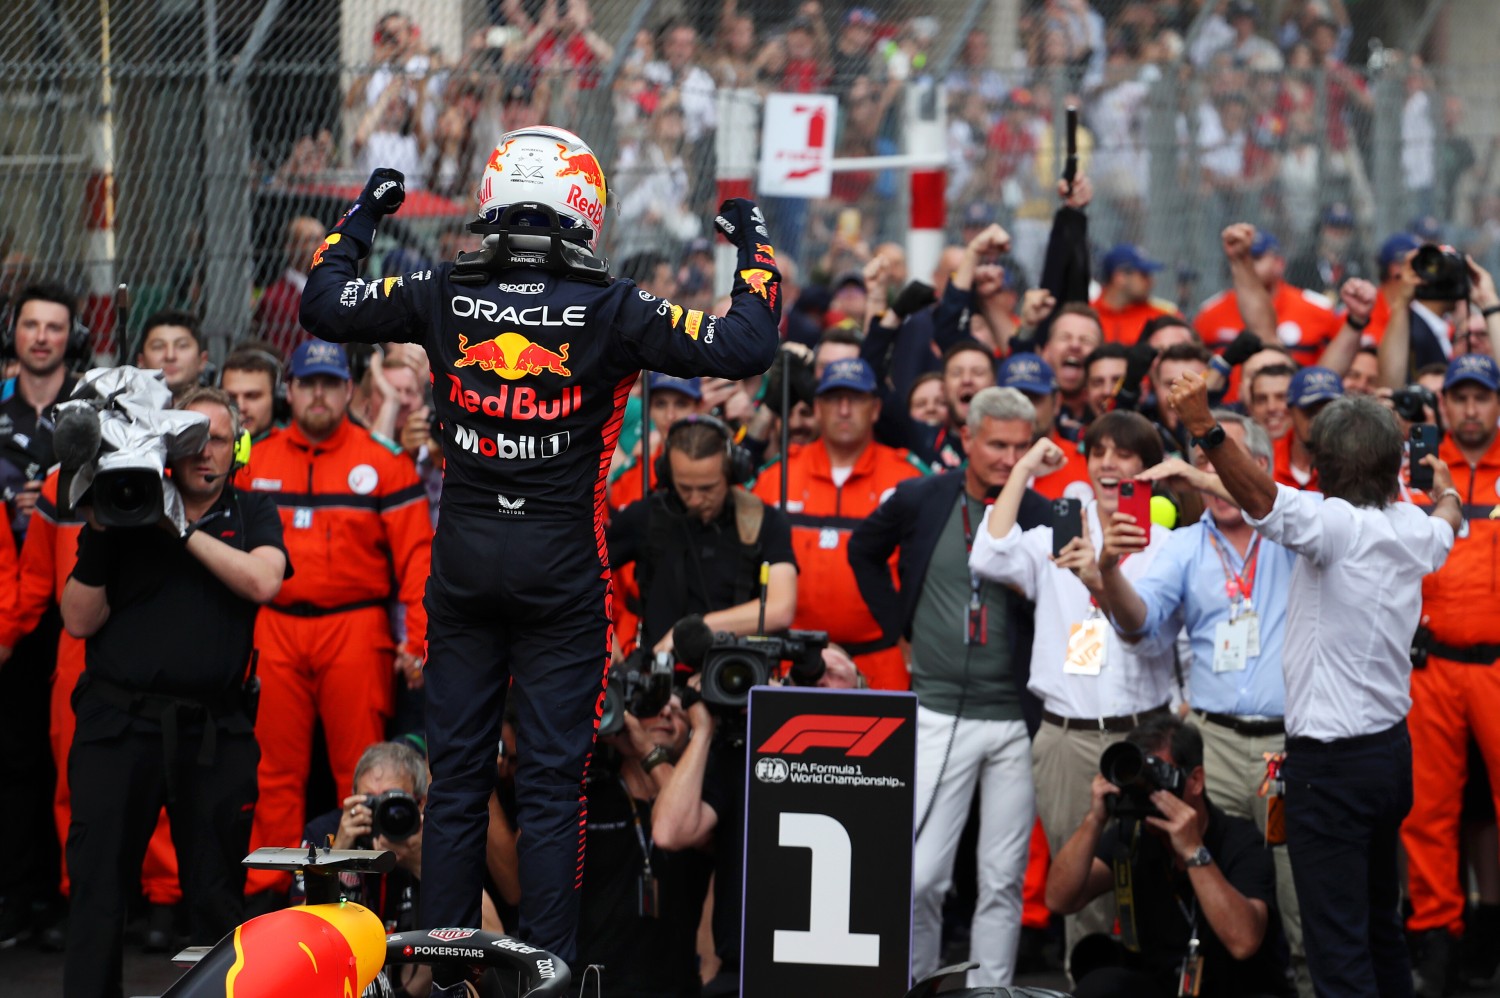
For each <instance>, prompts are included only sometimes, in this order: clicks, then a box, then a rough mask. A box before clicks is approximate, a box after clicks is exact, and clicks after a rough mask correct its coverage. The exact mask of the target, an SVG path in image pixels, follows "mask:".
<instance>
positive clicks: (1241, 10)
mask: <svg viewBox="0 0 1500 998" xmlns="http://www.w3.org/2000/svg"><path fill="white" fill-rule="evenodd" d="M1237 17H1248V18H1250V19H1252V20H1256V21H1258V20H1260V10H1259V8H1257V7H1256V6H1255V3H1254V2H1253V0H1234V2H1232V3H1231V4H1230V5H1229V10H1228V11H1227V12H1225V14H1224V19H1225V20H1226V21H1232V20H1234V19H1235V18H1237Z"/></svg>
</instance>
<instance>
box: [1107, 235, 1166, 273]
mask: <svg viewBox="0 0 1500 998" xmlns="http://www.w3.org/2000/svg"><path fill="white" fill-rule="evenodd" d="M1121 267H1129V268H1130V269H1131V270H1139V271H1140V272H1141V273H1143V274H1154V273H1156V272H1157V271H1158V270H1160V269H1161V268H1162V264H1161V263H1160V262H1159V261H1157V260H1153V259H1151V258H1150V257H1149V256H1147V255H1146V251H1145V250H1143V249H1141V248H1140V247H1139V246H1136V245H1135V244H1134V243H1119V244H1117V245H1116V246H1114V247H1112V248H1111V249H1110V251H1109V252H1108V253H1106V254H1104V259H1103V260H1100V261H1099V274H1100V276H1101V277H1103V278H1104V279H1105V280H1106V281H1107V280H1109V279H1110V278H1111V277H1113V276H1114V273H1115V271H1117V270H1119V269H1120V268H1121Z"/></svg>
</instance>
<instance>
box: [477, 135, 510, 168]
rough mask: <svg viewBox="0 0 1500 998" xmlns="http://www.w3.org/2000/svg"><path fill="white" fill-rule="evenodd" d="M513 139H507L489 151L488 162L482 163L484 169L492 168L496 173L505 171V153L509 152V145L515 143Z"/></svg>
mask: <svg viewBox="0 0 1500 998" xmlns="http://www.w3.org/2000/svg"><path fill="white" fill-rule="evenodd" d="M515 141H516V140H515V139H510V140H508V141H507V142H506V143H505V145H503V146H496V147H495V151H494V152H492V153H490V159H489V162H488V163H485V164H484V168H485V169H486V170H494V171H495V172H496V173H504V172H505V163H504V160H505V154H506V153H508V152H510V147H511V146H512V145H514V144H515Z"/></svg>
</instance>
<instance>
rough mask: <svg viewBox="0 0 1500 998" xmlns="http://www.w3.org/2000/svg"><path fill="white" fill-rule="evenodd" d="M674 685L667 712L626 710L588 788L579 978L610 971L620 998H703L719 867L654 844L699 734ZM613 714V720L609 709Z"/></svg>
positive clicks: (654, 706)
mask: <svg viewBox="0 0 1500 998" xmlns="http://www.w3.org/2000/svg"><path fill="white" fill-rule="evenodd" d="M670 683H671V680H670V678H668V680H667V685H666V687H665V690H666V693H667V696H668V699H667V700H666V702H664V703H660V702H657V701H656V700H653V699H649V698H647V699H646V700H645V701H644V702H642V701H641V700H636V701H635V702H633V703H632V704H630V705H629V706H627V705H624V704H622V705H620V706H621V710H620V713H619V715H618V720H619V722H620V723H619V726H618V728H617V730H615V732H614V733H613V734H609V735H605V734H601V735H600V738H599V740H600V742H602V743H603V744H602V745H601V748H600V751H599V752H598V753H597V754H596V755H595V757H594V762H593V764H592V765H591V766H590V767H589V776H588V780H587V781H586V782H585V784H584V798H585V801H586V804H587V807H588V837H587V838H586V839H585V846H584V856H583V899H582V911H581V912H580V915H579V920H578V954H579V960H578V963H577V967H578V969H577V970H575V973H580V974H581V973H582V968H583V967H587V966H590V965H598V966H600V967H601V968H602V969H601V971H600V974H601V979H602V984H603V990H604V993H606V994H608V995H610V996H612V998H616V996H618V998H667V996H679V995H692V996H696V995H697V994H698V989H699V986H700V982H699V978H698V954H697V934H698V923H699V921H700V920H701V918H702V914H703V900H704V898H705V897H706V896H707V893H708V881H709V877H710V876H711V875H712V873H713V866H714V864H713V859H712V858H711V856H710V855H709V854H708V853H707V852H705V851H704V850H702V849H698V848H685V849H683V850H681V851H675V852H674V851H669V850H667V849H664V848H661V847H660V846H658V845H656V843H654V842H653V841H652V832H653V827H654V825H653V818H654V814H653V811H654V808H655V802H656V799H657V796H658V795H659V794H660V793H662V791H663V790H664V789H665V787H666V785H667V781H668V779H669V778H670V777H671V775H672V773H673V770H674V767H673V761H674V760H676V759H677V758H678V757H679V756H680V755H681V753H682V750H683V748H684V747H685V746H686V745H687V740H688V733H689V728H688V723H687V714H686V712H685V711H684V710H683V707H682V700H681V699H680V698H679V697H678V696H677V695H676V694H674V693H672V692H671V689H672V688H671V685H670ZM632 708H633V709H632ZM633 710H640V711H641V712H642V713H641V716H639V717H637V716H636V714H635V713H634V712H633ZM605 714H606V720H608V719H609V717H610V711H609V708H606V711H605Z"/></svg>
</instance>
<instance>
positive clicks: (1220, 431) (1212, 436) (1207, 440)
mask: <svg viewBox="0 0 1500 998" xmlns="http://www.w3.org/2000/svg"><path fill="white" fill-rule="evenodd" d="M1191 442H1192V445H1193V446H1194V447H1201V448H1202V449H1204V450H1213V449H1214V448H1215V447H1217V446H1219V445H1220V444H1222V443H1223V442H1224V427H1222V426H1220V425H1219V424H1218V423H1215V424H1214V428H1213V429H1211V430H1209V431H1208V432H1207V433H1205V434H1203V436H1201V437H1194V438H1193V439H1192V441H1191Z"/></svg>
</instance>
